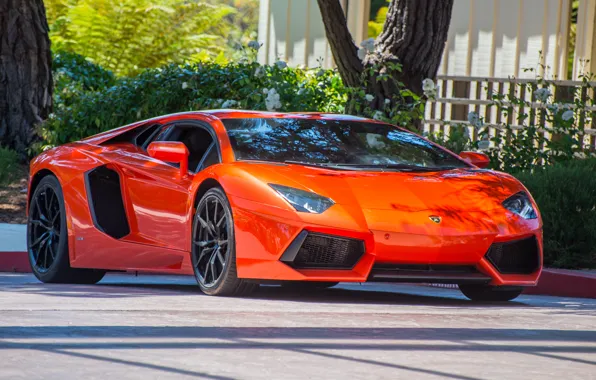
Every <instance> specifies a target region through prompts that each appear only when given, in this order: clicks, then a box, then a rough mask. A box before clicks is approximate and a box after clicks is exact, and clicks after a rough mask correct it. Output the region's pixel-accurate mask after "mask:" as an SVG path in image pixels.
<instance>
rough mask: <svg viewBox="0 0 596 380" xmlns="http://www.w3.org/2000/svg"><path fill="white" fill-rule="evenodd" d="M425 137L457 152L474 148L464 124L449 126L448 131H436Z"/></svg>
mask: <svg viewBox="0 0 596 380" xmlns="http://www.w3.org/2000/svg"><path fill="white" fill-rule="evenodd" d="M426 138H428V139H429V140H430V141H433V142H435V143H437V144H439V145H441V146H443V147H445V148H447V149H449V150H450V151H452V152H455V153H458V154H459V153H461V152H463V151H466V150H472V149H474V144H473V143H472V140H471V139H470V131H469V129H468V127H466V126H465V125H454V126H451V128H450V130H449V133H446V132H443V131H437V132H434V133H430V134H427V135H426Z"/></svg>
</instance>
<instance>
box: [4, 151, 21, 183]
mask: <svg viewBox="0 0 596 380" xmlns="http://www.w3.org/2000/svg"><path fill="white" fill-rule="evenodd" d="M19 170H20V166H19V156H18V154H17V152H15V151H14V150H10V149H7V148H4V147H1V146H0V186H3V185H6V184H8V183H10V182H11V181H12V180H14V179H15V178H16V177H17V176H18V173H19Z"/></svg>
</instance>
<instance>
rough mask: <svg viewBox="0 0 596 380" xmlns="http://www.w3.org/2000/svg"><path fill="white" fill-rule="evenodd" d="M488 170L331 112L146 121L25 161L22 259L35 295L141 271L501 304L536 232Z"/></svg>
mask: <svg viewBox="0 0 596 380" xmlns="http://www.w3.org/2000/svg"><path fill="white" fill-rule="evenodd" d="M487 164H488V158H487V157H486V156H485V155H484V154H481V153H473V152H464V153H461V154H460V155H459V156H458V155H456V154H454V153H451V152H449V151H448V150H446V149H444V148H442V147H440V146H438V145H436V144H434V143H432V142H430V141H428V140H426V139H424V138H422V137H420V136H418V135H416V134H414V133H412V132H409V131H407V130H404V129H401V128H398V127H395V126H392V125H388V124H384V123H381V122H377V121H374V120H368V119H364V118H358V117H352V116H346V115H328V114H286V113H267V112H252V111H230V110H217V111H205V112H188V113H180V114H174V115H168V116H163V117H158V118H154V119H150V120H146V121H141V122H138V123H134V124H131V125H128V126H124V127H121V128H117V129H114V130H111V131H108V132H105V133H101V134H98V135H96V136H92V137H89V138H87V139H85V140H82V141H79V142H75V143H71V144H67V145H64V146H60V147H57V148H54V149H52V150H49V151H46V152H44V153H42V154H41V155H39V156H38V157H37V158H35V159H34V160H33V161H32V163H31V172H30V181H29V207H28V217H29V222H28V230H27V241H28V253H29V259H30V262H31V267H32V269H33V272H34V273H35V275H36V276H37V278H39V279H40V280H41V281H43V282H73V283H95V282H97V281H99V280H101V278H102V277H103V276H104V274H105V273H106V271H143V272H159V273H171V274H185V275H194V276H195V278H196V280H197V282H198V284H199V286H200V288H201V290H202V291H203V292H205V293H206V294H209V295H222V296H223V295H241V294H247V293H249V292H250V291H251V290H253V289H254V288H255V287H257V286H258V285H259V283H264V282H266V283H279V284H282V285H292V286H303V287H308V288H311V289H316V288H323V287H330V286H333V285H335V284H337V283H338V282H368V281H381V282H400V281H401V282H423V283H450V284H458V285H459V287H460V289H461V291H462V292H463V293H464V294H465V295H466V296H467V297H469V298H470V299H472V300H494V301H504V300H510V299H513V298H515V297H517V296H518V295H519V294H520V293H521V292H522V290H523V287H525V286H533V285H535V284H536V282H537V280H538V277H539V276H540V272H541V269H542V221H541V218H540V215H539V213H538V209H537V207H536V204H535V202H534V200H533V199H532V197H531V195H530V194H529V193H528V190H527V189H526V188H525V187H524V186H523V185H522V184H521V183H520V182H519V181H517V180H516V179H515V178H513V177H512V176H510V175H508V174H504V173H499V172H495V171H491V170H486V169H483V168H485V167H486V166H487Z"/></svg>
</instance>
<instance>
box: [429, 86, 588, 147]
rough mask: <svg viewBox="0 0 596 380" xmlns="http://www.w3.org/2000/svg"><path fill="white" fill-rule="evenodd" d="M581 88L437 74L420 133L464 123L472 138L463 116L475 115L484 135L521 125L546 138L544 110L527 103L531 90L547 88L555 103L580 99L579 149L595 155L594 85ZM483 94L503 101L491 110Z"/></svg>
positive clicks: (445, 130) (548, 134)
mask: <svg viewBox="0 0 596 380" xmlns="http://www.w3.org/2000/svg"><path fill="white" fill-rule="evenodd" d="M587 84H588V86H587V85H586V84H585V83H583V82H581V81H570V80H553V81H546V82H544V83H539V81H537V80H534V79H519V78H484V77H467V76H438V77H437V85H438V86H439V91H438V94H437V98H436V99H434V100H432V101H429V103H428V105H427V107H426V114H425V123H424V129H425V132H427V133H435V132H439V131H440V132H443V133H444V134H449V131H450V126H451V125H466V126H468V127H469V128H470V132H471V133H470V135H471V137H472V139H473V140H475V139H477V138H478V133H477V131H476V130H475V129H474V128H472V126H471V125H470V123H469V122H468V113H469V112H476V113H477V114H478V115H479V116H480V117H482V118H483V120H484V126H485V127H488V131H489V135H490V136H495V135H496V134H497V133H500V131H502V130H503V129H504V128H505V126H506V125H507V126H510V127H511V129H512V130H513V131H514V132H515V133H517V132H518V131H520V130H523V129H524V128H526V126H527V125H534V126H536V127H538V130H539V131H540V133H543V135H544V137H545V138H547V139H550V138H552V133H551V132H552V125H551V124H550V123H549V121H548V120H547V118H546V117H545V114H546V112H547V109H546V106H545V104H543V103H540V102H536V101H535V99H532V93H533V92H534V90H536V89H537V88H539V87H548V88H549V90H550V91H551V93H552V94H553V96H554V101H555V102H557V103H563V104H565V103H573V102H574V100H580V101H581V103H582V104H583V108H581V109H580V110H577V111H578V112H577V113H576V115H579V117H578V120H576V123H577V125H578V127H579V129H580V130H581V135H582V143H583V144H584V147H585V148H588V149H590V150H591V151H596V98H595V96H596V95H595V91H594V89H593V88H596V82H587ZM489 94H498V95H500V96H504V97H505V99H503V100H501V101H500V105H499V106H497V105H495V101H493V100H491V98H490V96H489ZM511 98H517V99H520V100H524V102H523V103H520V104H518V103H515V102H511V101H508V100H507V99H511ZM574 109H575V106H574ZM505 110H506V111H507V112H505ZM522 115H526V116H525V117H522Z"/></svg>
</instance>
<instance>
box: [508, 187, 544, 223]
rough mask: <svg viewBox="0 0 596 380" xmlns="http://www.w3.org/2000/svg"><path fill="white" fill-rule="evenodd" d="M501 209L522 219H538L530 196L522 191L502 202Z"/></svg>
mask: <svg viewBox="0 0 596 380" xmlns="http://www.w3.org/2000/svg"><path fill="white" fill-rule="evenodd" d="M503 207H505V208H506V209H507V210H509V211H511V212H513V213H515V214H517V215H519V216H521V217H522V218H524V219H536V218H537V217H538V215H536V210H534V206H532V201H531V200H530V196H529V195H528V194H527V193H525V192H523V191H521V192H519V193H517V194H515V195H512V196H510V197H509V198H507V199H506V200H505V201H504V202H503Z"/></svg>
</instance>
